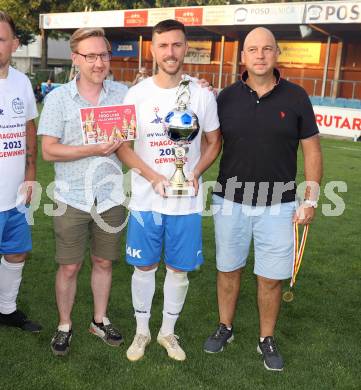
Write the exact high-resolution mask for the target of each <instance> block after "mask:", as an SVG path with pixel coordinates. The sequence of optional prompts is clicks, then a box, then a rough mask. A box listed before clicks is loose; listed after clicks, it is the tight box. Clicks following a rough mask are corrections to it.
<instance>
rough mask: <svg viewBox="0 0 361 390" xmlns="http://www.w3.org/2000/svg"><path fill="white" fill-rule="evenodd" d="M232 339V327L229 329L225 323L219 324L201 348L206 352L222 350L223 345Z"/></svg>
mask: <svg viewBox="0 0 361 390" xmlns="http://www.w3.org/2000/svg"><path fill="white" fill-rule="evenodd" d="M233 340H234V336H233V328H232V329H231V330H229V329H227V327H226V325H224V324H219V327H218V328H217V330H216V331H215V332H214V333H213V334H212V335H211V336H209V337H208V339H207V340H206V342H205V343H204V346H203V350H204V352H208V353H217V352H222V351H223V348H224V346H225V345H227V344H229V343H231V342H232V341H233Z"/></svg>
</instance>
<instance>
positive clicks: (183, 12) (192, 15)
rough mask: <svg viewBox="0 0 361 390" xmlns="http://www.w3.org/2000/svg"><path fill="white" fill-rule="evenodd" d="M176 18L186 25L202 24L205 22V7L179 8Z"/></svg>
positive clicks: (176, 11)
mask: <svg viewBox="0 0 361 390" xmlns="http://www.w3.org/2000/svg"><path fill="white" fill-rule="evenodd" d="M175 18H176V20H178V21H179V22H181V23H183V24H184V25H185V26H201V25H202V22H203V8H177V9H176V10H175Z"/></svg>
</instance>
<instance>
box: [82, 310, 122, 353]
mask: <svg viewBox="0 0 361 390" xmlns="http://www.w3.org/2000/svg"><path fill="white" fill-rule="evenodd" d="M89 332H90V333H92V334H94V335H95V336H98V337H100V338H101V339H102V340H103V341H104V342H105V343H106V344H108V345H110V346H112V347H117V346H118V345H120V344H121V343H123V342H124V339H123V336H122V335H121V334H120V332H119V330H118V329H116V328H114V326H113V325H112V324H111V323H110V321H109V319H108V318H106V317H103V322H102V323H96V322H95V321H94V320H93V321H92V322H91V323H90V327H89Z"/></svg>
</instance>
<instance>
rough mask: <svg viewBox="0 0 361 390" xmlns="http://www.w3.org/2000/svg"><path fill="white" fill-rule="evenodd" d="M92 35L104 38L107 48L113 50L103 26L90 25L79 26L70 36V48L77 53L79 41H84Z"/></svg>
mask: <svg viewBox="0 0 361 390" xmlns="http://www.w3.org/2000/svg"><path fill="white" fill-rule="evenodd" d="M92 37H101V38H103V39H104V42H105V44H106V46H107V50H108V51H111V46H110V43H109V41H108V39H107V38H106V36H105V32H104V30H103V29H102V28H89V27H85V28H79V29H78V30H76V31H75V32H74V33H73V35H72V36H71V37H70V50H71V51H72V52H73V53H76V51H77V49H78V45H79V42H81V41H83V40H84V39H88V38H92Z"/></svg>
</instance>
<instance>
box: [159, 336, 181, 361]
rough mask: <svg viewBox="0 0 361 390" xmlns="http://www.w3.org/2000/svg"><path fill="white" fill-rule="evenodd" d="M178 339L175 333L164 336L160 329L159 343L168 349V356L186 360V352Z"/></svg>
mask: <svg viewBox="0 0 361 390" xmlns="http://www.w3.org/2000/svg"><path fill="white" fill-rule="evenodd" d="M178 340H179V337H178V336H176V335H175V334H169V335H167V336H163V335H162V334H161V333H160V331H159V333H158V337H157V341H158V343H159V344H160V345H161V346H162V347H164V348H165V349H166V350H167V352H168V356H169V357H170V358H171V359H174V360H179V361H182V360H186V354H185V352H184V351H183V349H182V348H181V346H180V345H179V342H178Z"/></svg>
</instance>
